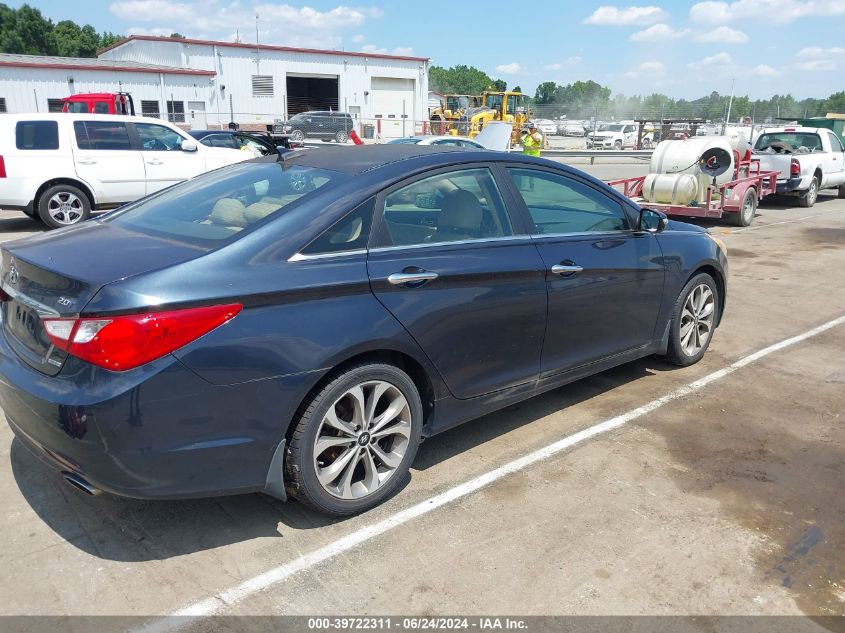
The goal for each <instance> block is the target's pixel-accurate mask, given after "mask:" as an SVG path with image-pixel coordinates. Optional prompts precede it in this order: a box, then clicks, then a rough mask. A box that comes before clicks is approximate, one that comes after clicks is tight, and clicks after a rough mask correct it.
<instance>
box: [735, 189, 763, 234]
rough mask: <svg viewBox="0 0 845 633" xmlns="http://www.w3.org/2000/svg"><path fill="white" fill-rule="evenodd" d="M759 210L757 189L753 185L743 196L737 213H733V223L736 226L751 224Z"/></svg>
mask: <svg viewBox="0 0 845 633" xmlns="http://www.w3.org/2000/svg"><path fill="white" fill-rule="evenodd" d="M756 212H757V190H756V189H754V188H753V187H752V188H751V189H748V190H747V191H746V192H745V195H744V196H743V197H742V206H740V208H739V211H738V212H737V213H731V224H733V225H734V226H750V225H751V222H753V221H754V214H755V213H756Z"/></svg>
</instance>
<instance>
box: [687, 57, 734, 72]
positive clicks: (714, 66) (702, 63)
mask: <svg viewBox="0 0 845 633" xmlns="http://www.w3.org/2000/svg"><path fill="white" fill-rule="evenodd" d="M733 65H734V60H733V58H732V57H731V56H730V55H728V54H727V53H717V54H715V55H711V56H710V57H705V58H704V59H700V60H698V61H697V62H692V63H690V64H687V66H689V67H690V68H692V69H694V70H720V69H730V68H733Z"/></svg>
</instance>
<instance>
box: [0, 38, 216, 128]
mask: <svg viewBox="0 0 845 633" xmlns="http://www.w3.org/2000/svg"><path fill="white" fill-rule="evenodd" d="M213 80H214V72H212V71H208V70H198V69H184V68H170V67H165V66H157V65H153V64H144V63H138V62H134V61H119V62H116V61H107V60H101V59H89V58H76V57H45V56H35V55H14V54H7V53H2V54H0V112H61V109H62V98H63V97H68V96H70V95H72V94H76V93H80V92H117V91H119V90H123V91H126V92H129V93H131V94H132V95H133V98H134V99H135V103H136V108H137V109H138V110H139V112H138V114H140V109H141V105H142V104H143V105H144V112H145V113H147V114H149V115H150V116H160V117H162V118H164V117H165V116H166V115H167V113H168V112H171V113H172V116H171V117H170V118H171V119H173V120H180V119H181V117H180V116H179V115H178V114H176V112H175V111H178V110H179V109H180V108H183V107H184V105H185V104H190V103H194V102H200V103H204V102H205V98H206V95H207V94H208V92H209V89H210V86H211V85H212V82H213ZM179 104H183V105H182V106H180V105H179Z"/></svg>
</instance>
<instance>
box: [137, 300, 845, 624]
mask: <svg viewBox="0 0 845 633" xmlns="http://www.w3.org/2000/svg"><path fill="white" fill-rule="evenodd" d="M842 324H845V315H843V316H840V317H839V318H836V319H833V320H832V321H828V322H827V323H824V324H823V325H820V326H818V327H816V328H813V329H812V330H808V331H807V332H804V333H803V334H799V335H797V336H793V337H791V338H787V339H784V340H782V341H780V342H778V343H775V344H774V345H770V346H768V347H765V348H763V349H761V350H759V351H757V352H754V353H753V354H749V355H748V356H745V357H743V358H741V359H739V360H738V361H736V362H734V363H731V364H730V365H728V366H727V367H724V368H722V369H719V370H718V371H714V372H713V373H711V374H707V375H706V376H704V377H703V378H699V379H698V380H694V381H693V382H690V383H688V384H686V385H683V386H682V387H679V388H677V389H675V390H674V391H671V392H669V393H667V394H666V395H665V396H661V397H660V398H657V399H656V400H652V401H651V402H649V403H647V404H644V405H642V406H640V407H637V408H636V409H632V410H630V411H628V412H627V413H623V414H621V415H618V416H616V417H614V418H610V419H609V420H605V421H604V422H600V423H599V424H596V425H594V426H591V427H589V428H586V429H584V430H583V431H579V432H578V433H575V434H574V435H570V436H568V437H565V438H563V439H561V440H558V441H557V442H554V443H552V444H549V445H548V446H545V447H543V448H540V449H538V450H536V451H534V452H532V453H529V454H527V455H525V456H524V457H520V458H519V459H515V460H513V461H512V462H509V463H507V464H505V465H504V466H500V467H498V468H496V469H494V470H491V471H489V472H487V473H484V474H483V475H479V476H478V477H476V478H474V479H470V480H469V481H467V482H464V483H462V484H460V485H458V486H455V487H454V488H450V489H449V490H446V491H445V492H441V493H440V494H438V495H435V496H433V497H431V498H429V499H426V500H425V501H422V502H420V503H418V504H416V505H414V506H411V507H410V508H407V509H405V510H400V511H399V512H397V513H396V514H393V515H391V516H389V517H387V518H386V519H382V520H381V521H378V522H376V523H373V524H371V525H365V526H364V527H361V528H359V529H357V530H355V531H354V532H352V533H350V534H347V535H346V536H344V537H343V538H341V539H338V540H337V541H333V542H332V543H329V544H328V545H325V546H323V547H321V548H319V549H316V550H314V551H312V552H308V553H307V554H303V555H302V556H300V557H299V558H296V559H294V560H292V561H290V562H289V563H285V564H283V565H279V566H278V567H274V568H272V569H270V570H268V571H266V572H264V573H263V574H259V575H258V576H254V577H252V578H249V579H247V580H244V581H243V582H241V583H240V584H237V585H235V586H234V587H231V588H230V589H227V590H225V591H223V592H221V593H219V594H217V595H215V596H212V597H210V598H206V599H205V600H201V601H199V602H195V603H194V604H191V605H188V606H186V607H184V608H182V609H179V610H178V611H176V612H174V613H171V614H170V615H169V616H166V617H163V618H161V619H158V620H154V621H152V622H150V623H149V624H147V625H146V626H143V627H141V628H138V629H134V631H135V632H137V633H141V632H143V633H166V632H168V631H173V630H176V629H179V628H182V627H184V626H187V625H188V624H189V623H190V622H191V621H192V620H193V619H194V618H198V617H202V616H207V615H213V614H215V613H219V612H221V611H223V610H224V609H225V608H226V607H227V606H233V605H236V604H238V603H239V602H241V601H243V600H245V599H246V598H249V597H250V596H253V595H255V594H257V593H259V592H260V591H263V590H265V589H268V588H269V587H272V586H274V585H278V584H279V583H282V582H284V581H285V580H287V579H288V578H290V577H291V576H293V575H294V574H296V573H298V572H300V571H303V570H306V569H309V568H311V567H314V566H316V565H319V564H320V563H322V562H324V561H327V560H329V559H331V558H334V557H335V556H338V555H339V554H343V553H344V552H347V551H349V550H350V549H352V548H354V547H357V546H358V545H361V544H362V543H365V542H367V541H369V540H372V539H374V538H376V537H377V536H380V535H382V534H384V533H385V532H389V531H390V530H392V529H394V528H397V527H399V526H400V525H403V524H405V523H408V522H409V521H412V520H413V519H416V518H418V517H421V516H423V515H425V514H428V513H429V512H432V511H434V510H436V509H437V508H440V507H442V506H445V505H447V504H449V503H452V502H453V501H456V500H457V499H460V498H462V497H466V496H467V495H470V494H472V493H474V492H476V491H478V490H480V489H481V488H484V487H485V486H488V485H489V484H492V483H493V482H495V481H497V480H499V479H501V478H502V477H505V476H507V475H510V474H512V473H515V472H517V471H520V470H524V469H525V468H528V467H529V466H533V465H534V464H537V463H538V462H542V461H544V460H546V459H548V458H550V457H552V456H554V455H556V454H557V453H560V452H561V451H564V450H566V449H567V448H570V447H572V446H575V445H576V444H579V443H580V442H583V441H584V440H588V439H590V438H593V437H596V436H598V435H602V434H604V433H607V432H608V431H612V430H614V429H617V428H619V427H621V426H623V425H625V424H627V423H628V422H630V421H631V420H635V419H637V418H640V417H642V416H644V415H646V414H647V413H651V412H652V411H654V410H655V409H658V408H660V407H662V406H663V405H664V404H667V403H669V402H672V401H674V400H679V399H680V398H683V397H685V396H688V395H689V394H691V393H693V392H696V391H699V390H701V389H703V388H704V387H706V386H707V385H709V384H710V383H712V382H715V381H717V380H721V379H722V378H724V377H725V376H729V375H730V374H732V373H734V372H735V371H737V370H738V369H742V368H743V367H745V366H746V365H750V364H751V363H755V362H757V361H758V360H760V359H761V358H763V357H765V356H768V355H769V354H773V353H775V352H778V351H780V350H782V349H785V348H787V347H790V346H791V345H795V344H796V343H800V342H802V341H805V340H807V339H809V338H812V337H814V336H817V335H819V334H821V333H823V332H826V331H827V330H830V329H831V328H834V327H836V326H838V325H842Z"/></svg>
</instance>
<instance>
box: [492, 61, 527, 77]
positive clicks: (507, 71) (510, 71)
mask: <svg viewBox="0 0 845 633" xmlns="http://www.w3.org/2000/svg"><path fill="white" fill-rule="evenodd" d="M520 70H522V66H520V65H519V64H517V63H516V62H512V63H510V64H500V65H498V66H496V72H497V73H501V74H503V75H515V74H517V73H518V72H519V71H520Z"/></svg>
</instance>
